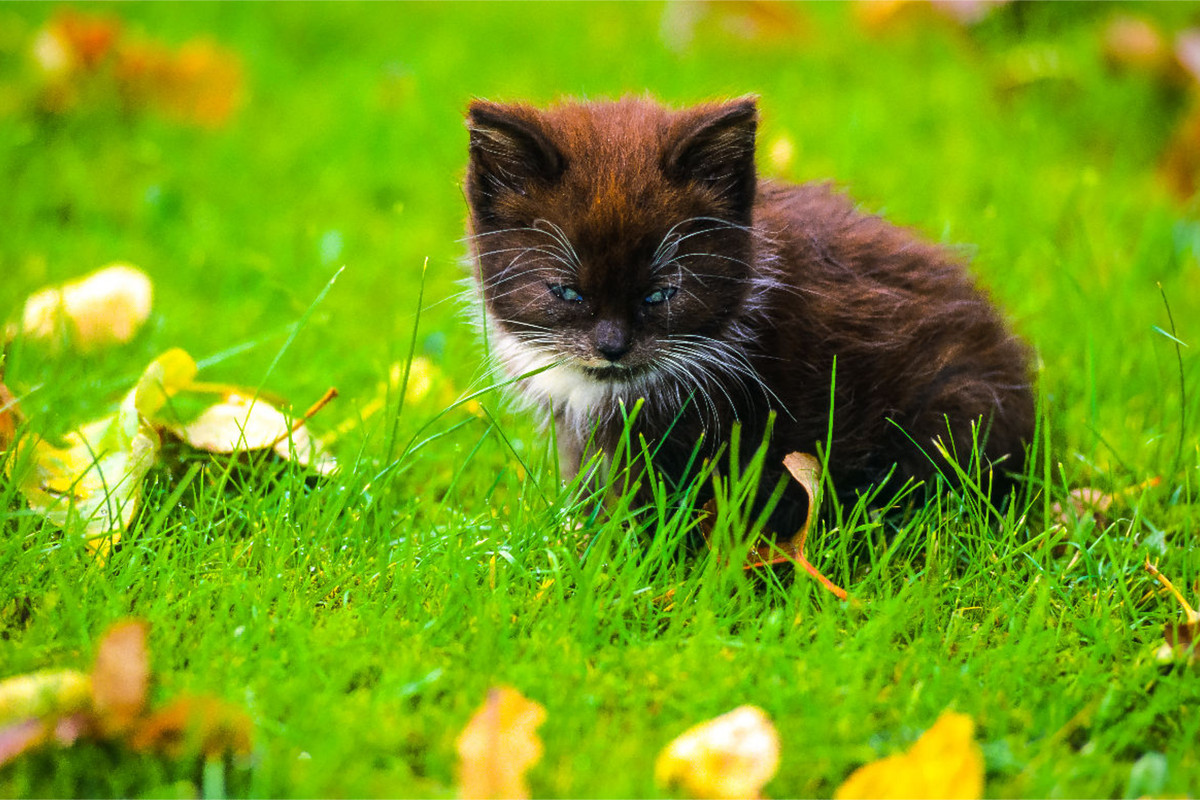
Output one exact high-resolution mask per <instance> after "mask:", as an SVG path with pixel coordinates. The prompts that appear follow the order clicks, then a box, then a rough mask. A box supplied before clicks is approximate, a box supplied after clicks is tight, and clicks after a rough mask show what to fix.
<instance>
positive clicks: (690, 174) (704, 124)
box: [663, 96, 758, 220]
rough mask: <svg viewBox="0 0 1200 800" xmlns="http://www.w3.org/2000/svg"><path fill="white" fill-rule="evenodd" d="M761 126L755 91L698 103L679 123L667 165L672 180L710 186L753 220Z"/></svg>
mask: <svg viewBox="0 0 1200 800" xmlns="http://www.w3.org/2000/svg"><path fill="white" fill-rule="evenodd" d="M757 130H758V105H757V102H756V99H755V98H754V97H752V96H751V97H742V98H739V99H737V100H733V101H731V102H729V103H725V104H724V105H720V106H716V107H713V106H705V107H702V108H700V109H697V110H696V111H694V112H692V114H690V115H687V116H685V117H684V118H683V119H682V120H681V121H680V122H679V123H677V125H676V129H675V131H674V132H673V133H672V140H673V141H671V142H670V143H669V144H668V146H667V149H666V154H665V158H664V161H663V170H664V171H665V172H666V174H667V176H668V177H669V178H672V179H673V180H677V181H681V182H687V181H694V182H697V183H700V184H702V185H704V186H707V187H709V188H710V189H712V190H713V191H714V192H715V193H716V194H717V196H718V198H720V200H722V201H723V202H725V203H727V204H728V205H729V207H730V210H731V211H733V212H734V213H735V214H737V215H738V216H740V217H744V218H745V219H746V220H748V219H749V216H750V210H751V208H752V207H753V205H754V190H755V183H756V173H755V170H754V137H755V133H756V132H757Z"/></svg>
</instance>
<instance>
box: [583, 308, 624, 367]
mask: <svg viewBox="0 0 1200 800" xmlns="http://www.w3.org/2000/svg"><path fill="white" fill-rule="evenodd" d="M592 338H593V339H594V340H595V342H596V352H598V353H599V354H600V355H602V356H604V357H605V358H606V359H608V360H609V361H611V362H613V363H614V364H615V363H616V362H618V361H620V360H621V356H623V355H625V354H626V353H628V352H629V347H630V341H629V326H628V324H623V323H621V322H620V321H618V320H614V319H602V320H600V321H599V322H597V323H596V328H595V330H594V331H593V332H592Z"/></svg>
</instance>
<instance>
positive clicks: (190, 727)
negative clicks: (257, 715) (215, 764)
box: [129, 695, 254, 758]
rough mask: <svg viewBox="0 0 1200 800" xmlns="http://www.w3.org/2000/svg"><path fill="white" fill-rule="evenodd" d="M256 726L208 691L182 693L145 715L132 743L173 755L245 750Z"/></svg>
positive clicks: (140, 747)
mask: <svg viewBox="0 0 1200 800" xmlns="http://www.w3.org/2000/svg"><path fill="white" fill-rule="evenodd" d="M253 729H254V724H253V723H252V722H251V721H250V718H249V717H248V716H247V715H246V712H245V711H243V710H242V709H240V708H238V707H237V706H234V705H232V704H230V703H227V702H225V701H224V700H221V699H219V698H216V697H210V696H207V695H182V696H180V697H177V698H175V700H173V701H172V702H171V703H168V704H167V705H166V706H164V707H163V708H161V709H159V710H158V711H155V712H153V713H151V714H149V715H148V716H146V717H145V718H144V719H142V720H141V721H140V722H139V723H138V725H137V726H136V727H135V728H134V729H133V731H132V732H131V734H130V736H129V746H130V747H132V748H133V749H134V750H156V751H159V752H162V753H166V754H167V755H170V756H173V757H179V756H182V755H184V754H187V753H194V752H199V753H202V754H204V755H205V756H206V757H208V758H213V757H217V756H223V755H225V754H227V753H238V754H245V753H249V752H250V750H251V748H252V740H253V736H252V732H253Z"/></svg>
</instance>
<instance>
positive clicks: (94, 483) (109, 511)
mask: <svg viewBox="0 0 1200 800" xmlns="http://www.w3.org/2000/svg"><path fill="white" fill-rule="evenodd" d="M194 367H195V362H193V361H192V360H191V357H190V356H188V355H187V353H185V352H184V351H182V350H178V349H175V350H169V351H167V352H166V353H164V354H163V355H162V356H160V357H159V358H157V359H155V360H154V361H153V362H151V363H150V365H149V366H148V367H147V368H146V370H145V371H144V372H143V373H142V376H141V377H140V378H139V379H138V382H137V384H136V385H135V386H134V388H133V389H132V390H131V391H130V392H129V393H128V394H126V396H125V398H124V399H123V400H122V401H121V405H120V407H119V408H118V409H117V411H116V413H114V414H111V415H109V416H107V417H103V418H101V419H98V420H95V421H93V422H90V423H87V424H86V425H83V426H82V427H80V428H79V429H78V430H77V431H74V432H72V433H70V434H68V435H67V436H65V437H63V441H64V444H65V446H64V447H57V446H55V445H53V444H51V443H50V442H48V441H46V440H45V439H41V438H34V439H32V440H30V442H29V444H27V445H26V446H24V447H22V448H20V449H21V450H22V451H26V450H27V451H28V452H27V453H22V455H24V456H25V457H28V459H29V461H30V462H31V464H30V469H29V470H28V471H27V472H26V473H25V474H24V475H23V476H22V478H21V480H20V481H19V483H18V488H19V489H20V490H21V493H22V494H24V495H25V499H26V501H27V502H28V503H29V507H30V508H31V509H33V510H34V511H37V512H39V513H41V514H42V515H43V516H45V517H46V518H47V519H49V520H50V521H51V522H52V523H54V524H55V525H57V526H59V527H60V528H69V527H71V526H74V525H77V524H78V525H82V527H83V534H84V537H85V539H86V541H87V544H88V547H89V548H90V549H92V550H93V552H96V553H98V555H100V556H101V557H102V558H103V557H105V556H107V554H108V551H109V550H110V549H111V547H112V545H114V544H115V543H116V542H117V541H119V539H120V534H121V532H122V531H124V530H125V529H126V528H128V527H129V524H130V522H132V521H133V516H134V514H135V513H136V512H137V509H138V507H139V505H140V504H141V489H142V479H143V478H144V477H145V475H146V473H147V472H149V470H150V467H151V466H153V464H154V462H155V459H156V458H157V456H158V451H159V446H160V440H159V435H158V432H157V430H156V429H155V427H154V426H153V424H151V422H150V421H149V420H148V419H147V417H148V416H149V415H151V414H153V413H155V412H156V411H157V410H158V409H159V408H161V406H162V404H163V403H165V402H166V398H167V397H169V396H170V395H172V394H174V393H176V392H178V391H180V390H181V389H182V388H183V387H184V386H186V384H187V382H188V381H190V379H191V377H190V376H191V375H194V374H195V369H194ZM22 461H23V458H22V457H18V458H17V459H15V462H16V463H21V462H22Z"/></svg>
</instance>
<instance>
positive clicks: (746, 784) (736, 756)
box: [654, 706, 779, 798]
mask: <svg viewBox="0 0 1200 800" xmlns="http://www.w3.org/2000/svg"><path fill="white" fill-rule="evenodd" d="M778 767H779V734H777V733H776V732H775V726H774V725H772V724H771V720H770V719H769V718H768V717H767V715H766V713H765V712H763V711H762V709H760V708H757V707H755V706H741V707H740V708H735V709H734V710H733V711H730V712H729V713H728V714H724V715H722V716H720V717H717V718H716V719H712V720H709V721H708V722H704V723H701V724H699V725H696V726H695V727H692V728H689V729H688V730H686V731H684V732H683V733H682V734H680V736H679V737H678V738H676V739H675V740H674V741H673V742H671V743H670V744H668V745H667V746H666V747H665V748H663V751H662V753H660V754H659V756H658V760H657V761H656V762H655V765H654V780H655V781H656V782H657V783H658V785H659V786H661V787H663V788H664V789H668V790H670V789H673V788H678V789H680V790H682V791H683V792H684V793H686V794H687V795H688V796H690V797H704V798H724V797H730V798H733V797H760V796H761V795H762V788H763V786H765V785H766V784H767V782H768V781H770V780H771V778H773V777H774V776H775V771H776V769H778Z"/></svg>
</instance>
